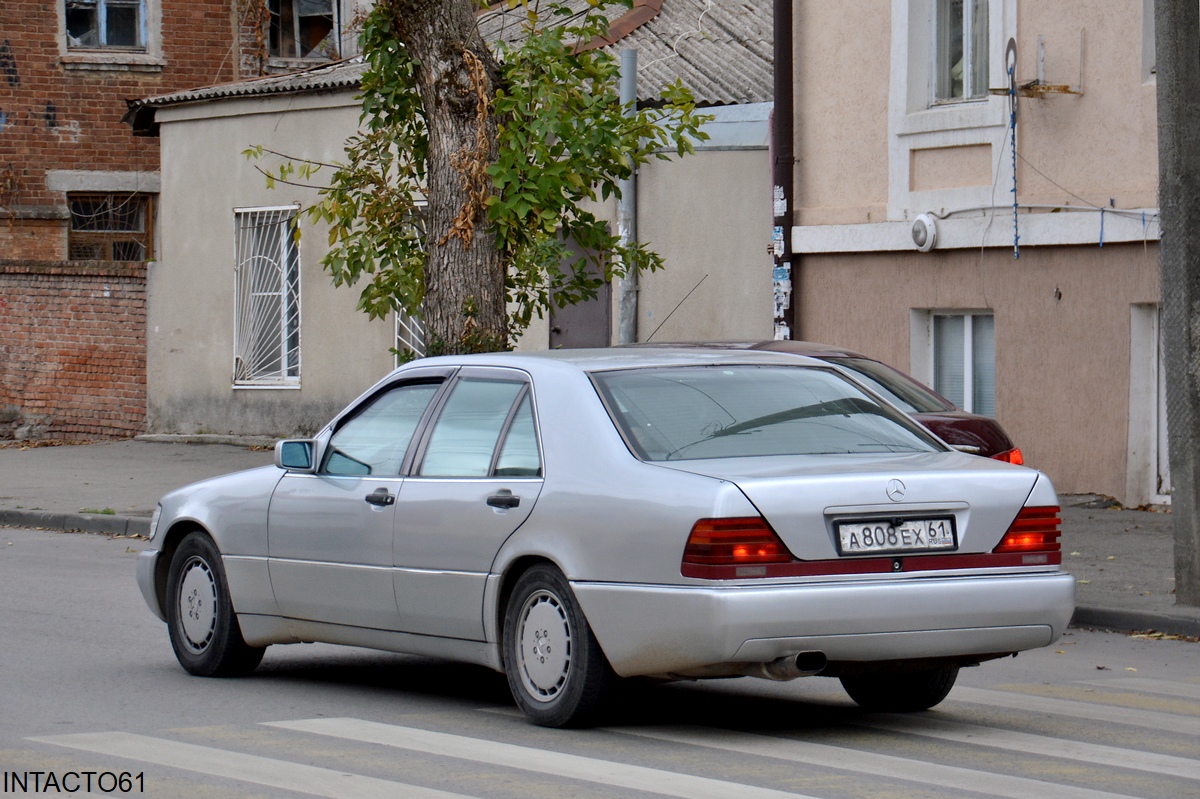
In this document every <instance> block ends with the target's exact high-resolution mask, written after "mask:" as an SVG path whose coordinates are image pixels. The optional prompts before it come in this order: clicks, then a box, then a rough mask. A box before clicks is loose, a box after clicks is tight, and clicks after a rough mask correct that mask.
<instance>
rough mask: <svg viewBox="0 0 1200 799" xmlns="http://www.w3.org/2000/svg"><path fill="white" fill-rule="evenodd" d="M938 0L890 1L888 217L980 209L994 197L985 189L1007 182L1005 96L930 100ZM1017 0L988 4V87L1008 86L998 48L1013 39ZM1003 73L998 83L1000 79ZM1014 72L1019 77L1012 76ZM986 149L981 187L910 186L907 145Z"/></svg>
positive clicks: (1009, 170) (996, 0)
mask: <svg viewBox="0 0 1200 799" xmlns="http://www.w3.org/2000/svg"><path fill="white" fill-rule="evenodd" d="M937 2H938V0H892V58H891V62H892V74H891V84H890V90H889V97H888V165H889V172H888V219H891V220H895V221H903V220H910V219H913V218H915V217H916V215H917V214H922V213H927V212H930V211H938V212H940V211H947V210H961V209H965V208H979V207H982V206H985V205H991V204H993V202H994V198H993V191H992V186H993V185H998V188H997V190H996V192H995V194H996V196H997V197H1007V196H1008V195H1007V194H1006V193H1004V192H1003V191H1001V189H1006V187H1011V185H1012V163H1011V161H1012V159H1011V157H1006V155H1005V150H1004V145H1005V142H1006V141H1007V127H1008V100H1007V98H1005V97H1003V96H999V95H990V94H989V95H985V96H983V97H980V98H976V99H965V100H961V101H956V102H943V103H936V102H934V95H935V91H934V87H933V76H934V64H935V59H936V52H935V41H934V40H935V36H934V10H935V8H936V4H937ZM1016 30H1017V2H1016V0H990V1H989V3H988V74H989V77H990V83H991V85H992V86H993V87H998V86H1000V85H1002V84H1003V85H1007V77H1006V75H1007V73H1006V71H1005V70H1006V67H1005V63H1004V58H1005V55H1004V54H1005V48H1006V46H1007V44H1008V40H1009V39H1010V38H1014V37H1015V36H1016ZM1002 77H1004V80H1001V78H1002ZM1018 77H1020V76H1018ZM978 144H990V145H991V146H992V170H991V171H992V175H991V177H992V180H990V181H988V185H986V186H983V185H980V186H968V187H963V188H953V189H937V190H933V191H910V190H909V185H910V176H911V164H912V153H913V151H914V150H926V149H936V148H941V147H963V146H970V145H978Z"/></svg>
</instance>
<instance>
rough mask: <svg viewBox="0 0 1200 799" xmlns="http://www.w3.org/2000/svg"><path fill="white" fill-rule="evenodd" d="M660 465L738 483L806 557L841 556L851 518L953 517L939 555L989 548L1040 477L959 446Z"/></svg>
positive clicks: (882, 521)
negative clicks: (843, 529) (842, 535)
mask: <svg viewBox="0 0 1200 799" xmlns="http://www.w3.org/2000/svg"><path fill="white" fill-rule="evenodd" d="M656 465H659V466H663V467H666V468H671V469H677V470H680V471H688V472H692V473H695V474H703V475H706V476H709V477H714V478H718V479H722V480H728V481H730V482H732V483H734V484H735V485H737V486H738V488H739V489H740V490H741V491H742V493H744V494H745V495H746V497H747V498H748V499H749V500H750V501H751V502H752V503H753V504H754V506H755V507H756V508H758V510H759V512H760V513H761V514H762V515H763V517H764V518H765V519H766V520H767V522H768V523H769V524H770V525H771V527H772V528H773V529H774V530H775V532H776V533H777V534H778V535H779V537H780V538H781V539H782V540H783V542H784V543H785V544H786V545H787V547H788V549H789V550H791V552H792V554H793V555H795V556H796V557H797V558H800V559H801V560H826V559H830V558H838V557H841V556H842V553H841V552H840V551H839V546H838V525H839V523H843V522H854V521H863V522H875V523H878V524H881V525H883V526H884V527H885V528H886V526H887V525H888V524H891V523H893V522H896V521H899V520H914V521H920V520H931V519H951V520H952V522H953V530H954V535H955V539H956V546H955V547H954V548H953V549H941V550H939V551H940V553H943V554H944V553H945V552H948V551H949V552H958V553H982V552H990V551H991V550H992V549H993V548H995V546H996V545H997V544H998V543H999V542H1000V540H1001V539H1002V538H1003V536H1004V533H1005V531H1006V530H1007V529H1008V527H1009V525H1010V524H1011V523H1012V521H1013V519H1014V518H1015V517H1016V515H1017V513H1018V512H1019V511H1020V510H1021V508H1022V506H1023V505H1024V503H1025V500H1026V499H1027V498H1028V496H1029V494H1030V492H1031V491H1032V489H1033V485H1034V482H1035V481H1036V479H1037V472H1035V471H1032V470H1030V469H1022V468H1018V467H1012V466H1009V465H1008V464H1003V463H1000V462H998V461H990V460H986V459H982V458H975V457H972V456H969V455H963V454H961V453H957V452H928V453H920V454H916V455H895V456H882V457H876V458H872V459H871V460H869V461H867V460H864V459H863V458H862V457H860V456H841V455H816V456H789V457H772V458H725V459H719V460H718V459H711V460H703V461H680V462H674V463H665V462H659V463H658V464H656ZM860 554H864V555H865V554H871V553H868V552H862V553H860ZM909 554H918V553H909Z"/></svg>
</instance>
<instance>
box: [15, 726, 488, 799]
mask: <svg viewBox="0 0 1200 799" xmlns="http://www.w3.org/2000/svg"><path fill="white" fill-rule="evenodd" d="M29 740H31V741H37V742H39V743H47V744H54V745H55V746H66V747H69V748H71V749H82V750H83V751H85V752H95V753H97V754H101V755H109V756H112V757H122V758H128V759H129V760H137V761H140V762H143V763H153V764H155V765H158V766H169V767H171V768H178V769H184V770H185V771H196V772H200V773H201V774H208V775H212V776H217V777H225V778H227V779H231V780H240V781H242V782H251V783H254V784H256V785H268V786H271V787H272V788H282V789H284V790H287V791H296V792H297V793H306V794H311V795H313V796H326V797H330V799H381V798H382V797H395V796H403V797H404V798H405V799H472V798H471V797H467V796H465V795H464V794H458V793H448V792H446V791H438V790H434V789H432V788H422V787H421V786H419V785H408V784H406V783H403V782H391V781H389V780H381V779H376V778H374V777H364V776H361V775H358V774H347V773H346V772H343V771H336V770H334V769H327V768H320V767H318V766H309V765H305V764H303V763H291V762H289V761H286V760H274V759H272V758H269V757H259V756H258V755H247V754H242V753H241V752H231V751H228V750H225V749H214V748H212V747H208V746H197V745H195V744H188V743H180V742H178V741H169V740H163V739H160V738H151V737H150V736H146V735H134V734H132V733H126V732H96V733H79V734H73V735H52V736H47V737H44V738H30V739H29Z"/></svg>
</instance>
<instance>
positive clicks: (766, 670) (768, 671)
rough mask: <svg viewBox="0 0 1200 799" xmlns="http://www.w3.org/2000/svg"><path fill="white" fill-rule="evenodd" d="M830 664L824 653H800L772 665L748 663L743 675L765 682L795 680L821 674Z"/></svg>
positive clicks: (776, 660) (775, 661) (783, 658)
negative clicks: (758, 678)
mask: <svg viewBox="0 0 1200 799" xmlns="http://www.w3.org/2000/svg"><path fill="white" fill-rule="evenodd" d="M828 664H829V661H828V659H827V658H826V657H825V653H824V652H800V653H798V654H795V655H784V656H783V657H781V658H775V659H774V660H772V661H771V662H770V663H748V664H746V669H745V671H744V672H743V674H744V675H745V676H747V677H761V678H762V679H764V680H778V681H784V680H794V679H796V678H797V677H812V676H814V675H817V674H820V673H821V672H822V671H824V670H825V667H826V666H827V665H828Z"/></svg>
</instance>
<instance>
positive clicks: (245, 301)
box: [233, 206, 300, 388]
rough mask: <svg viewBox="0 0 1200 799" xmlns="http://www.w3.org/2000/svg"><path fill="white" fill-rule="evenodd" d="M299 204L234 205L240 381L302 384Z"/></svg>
mask: <svg viewBox="0 0 1200 799" xmlns="http://www.w3.org/2000/svg"><path fill="white" fill-rule="evenodd" d="M297 210H298V209H297V208H296V207H295V206H288V207H285V208H239V209H235V210H234V219H235V224H236V228H237V241H236V246H235V252H236V258H237V263H236V264H235V266H234V275H235V283H236V296H235V302H236V305H235V307H234V337H233V348H234V359H233V384H234V386H242V387H251V388H253V387H275V388H278V387H298V386H299V385H300V250H299V248H298V247H297V245H296V237H295V235H294V232H295V227H294V225H295V217H296V213H297Z"/></svg>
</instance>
